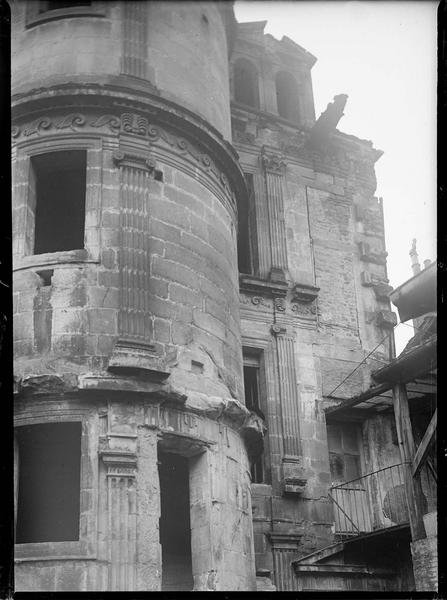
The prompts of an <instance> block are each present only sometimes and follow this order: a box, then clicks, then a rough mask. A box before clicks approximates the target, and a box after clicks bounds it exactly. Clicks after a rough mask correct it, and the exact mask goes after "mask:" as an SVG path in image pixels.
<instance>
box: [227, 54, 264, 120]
mask: <svg viewBox="0 0 447 600" xmlns="http://www.w3.org/2000/svg"><path fill="white" fill-rule="evenodd" d="M233 73H234V99H235V101H236V102H240V103H241V104H245V105H246V106H251V107H252V108H256V109H259V78H258V72H257V69H256V67H255V65H254V64H253V63H252V62H250V61H249V60H247V59H246V58H239V59H238V60H237V61H236V62H235V64H234V70H233Z"/></svg>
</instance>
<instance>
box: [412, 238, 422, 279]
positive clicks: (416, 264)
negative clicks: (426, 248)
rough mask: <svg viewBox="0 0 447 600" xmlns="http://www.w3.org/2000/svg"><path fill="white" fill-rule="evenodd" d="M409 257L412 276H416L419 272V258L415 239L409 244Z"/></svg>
mask: <svg viewBox="0 0 447 600" xmlns="http://www.w3.org/2000/svg"><path fill="white" fill-rule="evenodd" d="M410 257H411V268H412V270H413V275H416V274H417V273H420V272H421V265H420V264H419V256H418V253H417V250H416V238H413V241H412V242H411V250H410Z"/></svg>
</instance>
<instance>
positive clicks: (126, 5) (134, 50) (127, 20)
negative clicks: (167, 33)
mask: <svg viewBox="0 0 447 600" xmlns="http://www.w3.org/2000/svg"><path fill="white" fill-rule="evenodd" d="M123 11H124V16H123V33H122V35H123V55H122V58H121V72H122V73H124V74H125V75H133V76H135V77H140V78H141V79H145V78H146V76H147V73H146V71H147V69H146V65H147V59H146V52H147V22H146V20H147V19H146V12H147V2H141V1H135V0H128V1H127V2H123Z"/></svg>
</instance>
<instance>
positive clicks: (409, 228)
mask: <svg viewBox="0 0 447 600" xmlns="http://www.w3.org/2000/svg"><path fill="white" fill-rule="evenodd" d="M437 7H438V2H434V1H431V0H410V1H402V0H396V1H395V0H379V1H378V0H374V1H368V0H360V1H356V2H355V1H342V0H329V1H321V0H318V1H317V0H290V1H287V2H281V1H274V2H268V1H264V2H258V1H255V0H245V1H244V0H239V1H236V3H235V15H236V19H237V20H238V21H239V22H244V21H264V20H267V25H266V28H265V30H264V31H265V33H270V34H272V35H273V36H275V37H276V38H278V39H281V37H282V36H283V35H286V36H288V37H290V38H291V39H292V40H294V41H295V42H297V43H298V44H300V46H303V47H304V48H305V49H306V50H308V51H309V52H311V53H312V54H313V55H314V56H316V58H317V62H316V63H315V65H314V67H313V69H312V81H313V91H314V98H315V112H316V116H317V117H318V116H319V115H320V114H321V112H322V111H323V110H325V108H326V106H327V104H328V102H331V101H332V99H333V97H334V96H335V95H336V94H341V93H345V94H348V96H349V98H348V102H347V104H346V108H345V115H344V116H343V117H342V119H341V121H340V123H339V125H338V129H340V130H341V131H343V132H345V133H349V134H352V135H356V136H358V137H360V138H363V139H367V140H372V141H373V144H374V147H375V148H377V149H380V150H383V152H384V154H383V156H382V157H381V158H380V159H379V160H378V162H377V163H376V175H377V190H376V196H382V197H383V202H384V212H385V233H386V246H387V251H388V278H389V280H390V284H391V285H392V286H393V287H397V286H398V285H400V284H401V283H403V282H404V281H406V280H407V279H409V278H410V277H411V276H412V271H411V267H410V257H409V254H408V253H409V250H410V247H411V241H412V239H413V238H416V239H417V249H418V252H419V259H420V263H421V266H423V261H424V260H425V259H427V258H428V259H431V260H435V259H436V84H437V79H436V77H437V75H436V74H437V16H436V15H437ZM410 323H411V321H410ZM412 334H413V331H412V329H411V328H409V327H407V326H405V325H399V326H398V327H397V328H396V333H395V335H396V345H397V351H398V352H399V351H400V350H402V348H403V345H404V344H405V343H406V341H407V340H408V339H409V337H411V335H412Z"/></svg>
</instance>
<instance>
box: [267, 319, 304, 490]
mask: <svg viewBox="0 0 447 600" xmlns="http://www.w3.org/2000/svg"><path fill="white" fill-rule="evenodd" d="M272 333H273V334H274V335H275V337H276V347H277V361H278V378H279V389H280V406H281V424H282V433H283V451H284V456H283V482H284V491H285V492H289V493H300V492H301V491H302V490H303V487H304V485H305V483H306V481H305V478H304V476H303V468H302V456H301V454H302V452H301V438H300V425H299V397H298V388H297V382H296V366H295V353H294V339H293V335H291V334H290V333H288V332H287V329H286V328H285V327H282V326H280V325H273V326H272Z"/></svg>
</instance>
